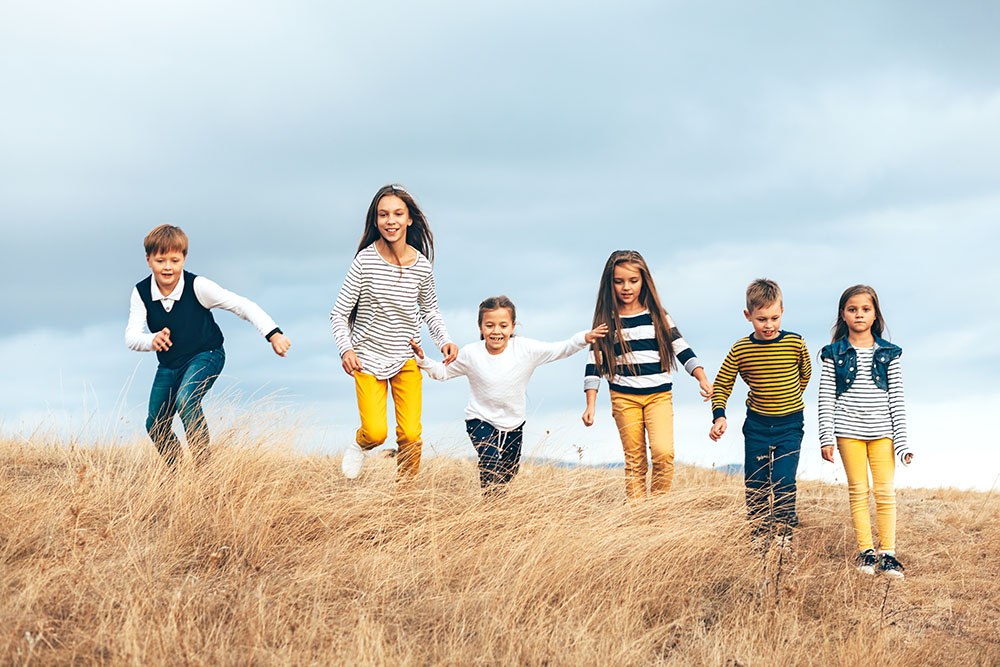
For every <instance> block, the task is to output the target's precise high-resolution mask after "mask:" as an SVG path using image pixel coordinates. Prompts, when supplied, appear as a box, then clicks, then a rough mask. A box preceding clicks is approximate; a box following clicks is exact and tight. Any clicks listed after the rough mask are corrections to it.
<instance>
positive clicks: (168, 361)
mask: <svg viewBox="0 0 1000 667" xmlns="http://www.w3.org/2000/svg"><path fill="white" fill-rule="evenodd" d="M144 245H145V247H146V264H148V265H149V268H150V269H152V272H153V274H152V275H151V276H150V277H148V278H144V279H143V280H141V281H139V283H137V284H136V286H135V287H134V288H133V289H132V300H131V303H130V305H129V315H128V326H127V327H125V345H127V346H128V347H129V349H132V350H135V351H137V352H148V351H150V350H155V351H156V357H157V359H158V360H159V362H160V365H159V366H158V367H157V369H156V375H155V376H154V377H153V387H152V389H151V390H150V392H149V412H148V415H147V417H146V431H147V432H148V433H149V436H150V438H152V440H153V443H154V444H155V445H156V449H157V450H158V451H159V452H160V454H161V455H162V456H163V458H164V460H165V461H166V462H167V465H169V466H171V467H172V466H173V465H174V463H175V462H176V460H177V456H178V455H179V454H180V448H181V445H180V441H178V439H177V436H176V435H174V432H173V429H172V428H171V422H172V421H173V418H174V413H175V412H180V415H181V422H183V424H184V434H185V435H186V436H187V442H188V447H189V448H190V449H191V452H192V454H194V456H195V457H196V458H197V459H199V460H204V459H205V458H206V457H207V456H208V427H207V425H206V424H205V415H204V414H203V413H202V410H201V401H202V399H203V398H204V397H205V394H206V393H207V392H208V390H209V389H211V387H212V385H213V384H215V380H216V378H217V377H218V376H219V373H221V372H222V365H223V364H224V363H225V361H226V353H225V351H224V350H223V349H222V331H221V330H220V329H219V326H218V325H217V324H216V323H215V319H214V318H213V317H212V313H211V309H212V308H224V309H226V310H228V311H230V312H233V313H236V315H238V316H239V317H241V318H243V319H244V320H247V321H248V322H250V323H251V324H253V325H254V326H255V327H256V328H257V330H258V331H259V332H260V333H261V334H262V335H263V336H264V337H265V338H266V339H267V341H268V342H270V343H271V347H272V348H273V349H274V351H275V353H277V354H278V355H280V356H282V357H283V356H285V353H286V352H288V348H289V347H291V343H290V342H289V340H288V339H287V338H286V337H285V335H284V334H283V333H281V329H279V328H278V327H277V326H275V324H274V320H272V319H271V318H270V317H268V315H267V313H265V312H264V311H263V310H262V309H261V307H260V306H258V305H257V304H255V303H254V302H253V301H250V300H249V299H245V298H243V297H241V296H239V295H237V294H233V293H232V292H229V291H227V290H224V289H222V288H221V287H219V286H218V285H217V284H216V283H214V282H212V281H211V280H209V279H207V278H204V277H202V276H196V275H194V274H193V273H188V272H187V271H184V260H185V259H186V258H187V249H188V239H187V235H186V234H184V231H183V230H182V229H181V228H180V227H174V226H173V225H160V226H159V227H157V228H156V229H154V230H153V231H151V232H150V233H149V234H147V235H146V238H145V241H144ZM146 327H148V330H149V332H150V333H147V332H146V331H145V328H146ZM153 332H155V333H153Z"/></svg>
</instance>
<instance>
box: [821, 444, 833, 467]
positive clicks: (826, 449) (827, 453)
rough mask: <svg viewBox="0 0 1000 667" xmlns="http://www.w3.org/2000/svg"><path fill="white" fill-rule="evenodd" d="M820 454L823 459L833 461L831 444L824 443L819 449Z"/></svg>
mask: <svg viewBox="0 0 1000 667" xmlns="http://www.w3.org/2000/svg"><path fill="white" fill-rule="evenodd" d="M819 453H820V455H821V456H822V457H823V460H824V461H829V462H830V463H833V445H825V446H823V447H820V449H819Z"/></svg>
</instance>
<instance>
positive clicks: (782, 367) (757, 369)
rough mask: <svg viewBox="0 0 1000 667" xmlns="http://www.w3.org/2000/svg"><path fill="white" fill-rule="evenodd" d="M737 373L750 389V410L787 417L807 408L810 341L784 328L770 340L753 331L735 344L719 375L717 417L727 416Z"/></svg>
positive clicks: (715, 403)
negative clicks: (727, 405) (728, 402)
mask: <svg viewBox="0 0 1000 667" xmlns="http://www.w3.org/2000/svg"><path fill="white" fill-rule="evenodd" d="M737 373H738V374H739V376H740V377H741V378H742V379H743V381H744V382H746V384H747V386H748V387H749V388H750V392H749V393H748V394H747V409H748V410H751V411H753V412H755V413H757V414H759V415H765V416H768V417H783V416H784V415H790V414H793V413H795V412H801V411H802V409H803V408H804V407H805V406H804V405H803V404H802V392H803V391H804V390H805V388H806V385H807V384H809V376H810V375H812V365H811V364H810V363H809V351H808V350H807V349H806V343H805V341H804V340H802V336H800V335H798V334H797V333H792V332H791V331H782V332H781V333H779V334H778V337H777V338H775V339H774V340H771V341H767V342H763V341H759V340H757V339H756V338H754V337H753V334H750V335H748V336H744V337H743V338H740V339H739V340H738V341H736V343H734V344H733V347H732V349H731V350H729V354H727V355H726V359H725V361H723V362H722V368H720V369H719V373H718V375H716V376H715V390H714V392H713V393H712V419H713V420H715V419H718V418H719V417H725V416H726V402H727V401H728V400H729V395H730V394H731V393H732V391H733V385H734V384H735V383H736V375H737Z"/></svg>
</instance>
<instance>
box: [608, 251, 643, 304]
mask: <svg viewBox="0 0 1000 667" xmlns="http://www.w3.org/2000/svg"><path fill="white" fill-rule="evenodd" d="M613 281H614V288H615V301H616V302H617V303H618V308H620V309H624V310H626V311H630V310H632V309H634V308H637V307H641V304H639V293H640V292H641V291H642V273H640V272H639V267H638V266H636V265H635V264H630V263H628V262H623V263H621V264H619V265H617V266H616V267H615V272H614V276H613Z"/></svg>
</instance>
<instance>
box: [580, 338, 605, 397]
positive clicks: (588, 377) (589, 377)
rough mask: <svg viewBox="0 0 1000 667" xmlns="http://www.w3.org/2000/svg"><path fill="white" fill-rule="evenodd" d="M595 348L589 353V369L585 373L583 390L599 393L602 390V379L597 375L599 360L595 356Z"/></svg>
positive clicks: (591, 348)
mask: <svg viewBox="0 0 1000 667" xmlns="http://www.w3.org/2000/svg"><path fill="white" fill-rule="evenodd" d="M594 354H595V353H594V347H593V346H591V347H590V349H589V350H588V351H587V367H586V368H585V369H584V371H583V390H584V391H590V390H594V391H597V390H598V389H600V388H601V377H600V376H599V375H598V374H597V360H596V359H597V358H596V357H595V356H594Z"/></svg>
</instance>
